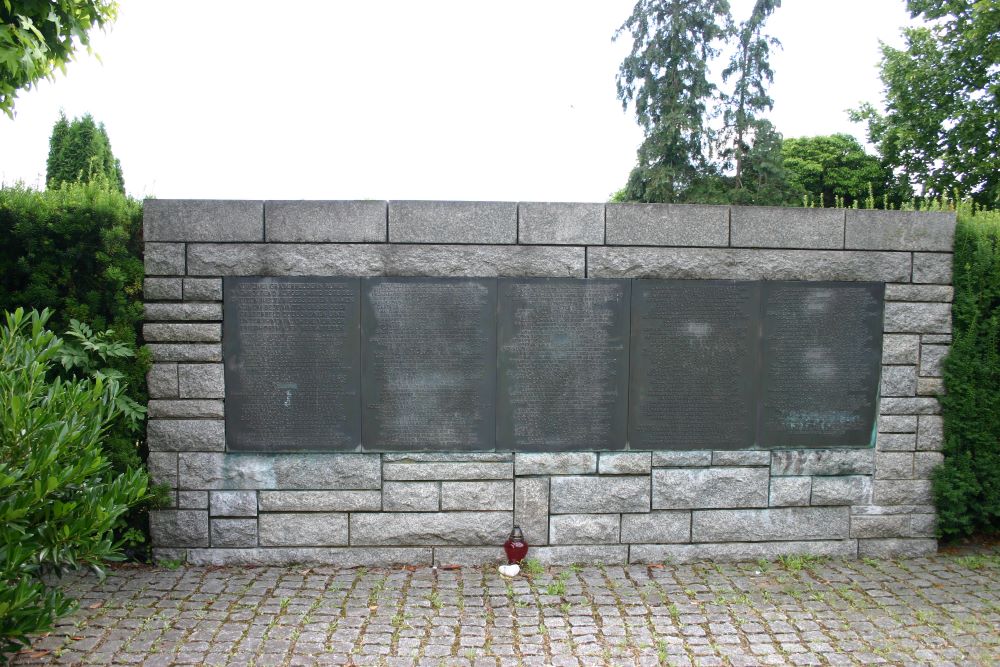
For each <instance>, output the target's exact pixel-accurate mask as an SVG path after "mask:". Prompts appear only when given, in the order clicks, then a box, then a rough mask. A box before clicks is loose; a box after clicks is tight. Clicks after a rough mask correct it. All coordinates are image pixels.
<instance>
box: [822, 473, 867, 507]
mask: <svg viewBox="0 0 1000 667" xmlns="http://www.w3.org/2000/svg"><path fill="white" fill-rule="evenodd" d="M871 501H872V478H871V477H869V476H868V475H842V476H838V477H813V481H812V498H811V500H810V503H811V504H812V505H866V504H868V503H870V502H871Z"/></svg>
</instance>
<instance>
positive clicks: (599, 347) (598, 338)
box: [497, 278, 630, 451]
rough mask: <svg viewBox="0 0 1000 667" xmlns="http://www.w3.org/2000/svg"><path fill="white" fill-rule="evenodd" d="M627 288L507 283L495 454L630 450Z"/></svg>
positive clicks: (558, 281)
mask: <svg viewBox="0 0 1000 667" xmlns="http://www.w3.org/2000/svg"><path fill="white" fill-rule="evenodd" d="M629 286H630V283H629V281H626V280H594V279H590V280H574V279H563V278H534V279H531V278H525V279H514V278H510V279H502V280H501V281H500V310H499V316H498V317H499V333H498V353H497V359H498V361H497V366H498V370H497V373H498V383H497V449H498V450H504V451H511V450H513V451H565V450H579V449H584V450H587V449H603V450H612V449H624V448H625V436H626V419H627V411H628V407H627V406H628V326H629V323H628V304H629Z"/></svg>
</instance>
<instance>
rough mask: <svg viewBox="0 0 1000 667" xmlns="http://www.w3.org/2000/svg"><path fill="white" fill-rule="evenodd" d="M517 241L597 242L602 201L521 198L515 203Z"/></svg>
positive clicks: (601, 237)
mask: <svg viewBox="0 0 1000 667" xmlns="http://www.w3.org/2000/svg"><path fill="white" fill-rule="evenodd" d="M517 240H518V243H534V244H548V245H601V244H603V243H604V204H575V203H557V202H521V203H519V204H518V205H517Z"/></svg>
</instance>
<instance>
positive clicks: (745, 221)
mask: <svg viewBox="0 0 1000 667" xmlns="http://www.w3.org/2000/svg"><path fill="white" fill-rule="evenodd" d="M731 215H732V223H731V225H732V235H731V239H730V242H729V245H731V246H732V247H734V248H814V249H834V248H843V247H844V211H843V209H835V208H777V207H770V206H734V207H733V208H732V213H731Z"/></svg>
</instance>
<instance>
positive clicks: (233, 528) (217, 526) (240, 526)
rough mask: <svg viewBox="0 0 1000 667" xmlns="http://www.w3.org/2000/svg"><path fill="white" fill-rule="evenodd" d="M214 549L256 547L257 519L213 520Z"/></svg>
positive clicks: (212, 538)
mask: <svg viewBox="0 0 1000 667" xmlns="http://www.w3.org/2000/svg"><path fill="white" fill-rule="evenodd" d="M211 540H212V546H213V547H227V548H233V547H236V548H238V547H256V546H257V519H212V522H211Z"/></svg>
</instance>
